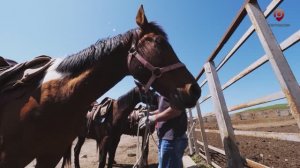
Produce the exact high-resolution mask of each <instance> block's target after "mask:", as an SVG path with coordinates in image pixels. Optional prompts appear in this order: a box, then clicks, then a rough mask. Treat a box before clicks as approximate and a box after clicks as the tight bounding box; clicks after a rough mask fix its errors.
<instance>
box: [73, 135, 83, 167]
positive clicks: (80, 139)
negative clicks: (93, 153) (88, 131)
mask: <svg viewBox="0 0 300 168" xmlns="http://www.w3.org/2000/svg"><path fill="white" fill-rule="evenodd" d="M84 141H85V137H82V136H78V140H77V143H76V145H75V147H74V163H75V168H80V164H79V154H80V150H81V147H82V145H83V144H84Z"/></svg>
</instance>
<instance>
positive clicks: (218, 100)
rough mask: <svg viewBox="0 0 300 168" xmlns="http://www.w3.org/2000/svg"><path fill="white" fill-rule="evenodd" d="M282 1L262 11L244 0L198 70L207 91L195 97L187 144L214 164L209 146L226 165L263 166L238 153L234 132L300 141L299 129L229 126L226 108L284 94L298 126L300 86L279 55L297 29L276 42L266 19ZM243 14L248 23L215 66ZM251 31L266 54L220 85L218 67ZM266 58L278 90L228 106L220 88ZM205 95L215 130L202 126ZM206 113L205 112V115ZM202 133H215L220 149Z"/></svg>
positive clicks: (253, 0) (297, 38)
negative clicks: (195, 119) (205, 93)
mask: <svg viewBox="0 0 300 168" xmlns="http://www.w3.org/2000/svg"><path fill="white" fill-rule="evenodd" d="M282 2H283V0H273V1H271V3H270V4H269V5H268V7H267V9H266V11H265V12H262V11H261V9H260V7H259V5H258V3H257V0H245V2H244V4H243V6H242V7H241V9H240V10H239V12H238V13H237V15H236V17H235V19H234V20H233V21H232V23H231V25H230V26H229V28H228V29H227V31H226V33H225V34H224V36H223V37H222V39H221V41H220V42H219V43H218V45H217V47H216V48H215V50H214V51H213V52H212V54H211V55H210V56H209V57H208V58H207V62H206V63H205V64H204V66H203V67H202V68H201V70H200V72H199V74H198V75H197V76H196V79H197V81H198V80H199V79H200V78H201V77H202V76H203V75H204V74H205V78H204V79H203V81H202V82H201V83H200V87H201V88H202V87H203V86H204V85H205V84H208V88H209V93H208V94H207V95H205V96H203V97H202V98H201V99H200V100H199V102H197V105H196V111H197V116H198V117H197V118H198V121H199V125H200V129H195V127H192V126H189V128H190V130H189V131H190V132H192V133H191V134H190V137H189V138H190V139H192V140H193V141H192V142H191V144H192V147H191V148H190V150H191V152H196V153H198V154H199V155H200V156H202V157H203V158H204V159H205V160H206V161H207V163H208V164H210V165H212V166H214V167H220V166H219V165H217V163H215V162H214V161H213V158H211V153H210V151H209V150H213V151H216V152H218V153H220V154H222V155H225V156H226V158H227V166H228V167H232V168H240V167H243V165H242V164H244V163H245V161H246V165H247V166H249V167H254V168H261V167H264V168H265V167H267V166H265V165H262V164H260V163H257V162H254V161H252V160H249V159H247V158H244V157H243V156H241V154H240V152H239V148H238V146H237V145H236V140H235V135H240V136H250V137H258V138H271V139H277V140H284V141H293V142H300V134H299V133H281V132H263V131H241V130H233V127H232V123H231V119H230V116H229V112H233V111H236V110H240V109H243V108H247V107H251V106H255V105H259V104H263V103H267V102H272V101H275V100H279V99H284V98H285V99H286V100H287V101H288V105H289V107H290V111H291V113H292V115H293V117H294V118H295V120H296V123H297V124H298V127H299V128H300V87H299V84H298V82H297V81H296V78H295V76H294V74H293V72H292V70H291V68H290V66H289V64H288V62H287V61H286V59H285V57H284V55H283V52H284V51H285V50H287V49H288V48H290V47H292V46H293V45H295V44H296V43H298V42H299V41H300V30H298V31H296V32H295V33H294V34H292V35H291V36H290V37H288V38H287V39H286V40H284V41H283V42H281V43H280V44H278V43H277V41H276V39H275V36H274V35H273V32H272V30H271V29H270V26H269V25H268V23H267V21H266V17H268V16H269V15H270V14H271V13H272V12H273V11H274V10H275V9H276V8H277V7H278V6H279V5H280V4H281V3H282ZM247 15H248V16H249V18H250V21H251V23H252V25H251V26H250V27H249V28H248V29H247V30H246V32H245V33H244V34H243V35H242V36H241V38H240V39H239V40H238V41H237V42H236V43H235V44H234V46H233V48H232V49H231V50H230V51H229V52H228V53H227V54H226V55H225V56H224V57H223V58H222V59H221V61H220V63H219V64H218V66H215V65H214V59H215V58H216V56H217V55H218V54H219V52H220V51H221V50H222V48H223V47H224V45H225V44H226V42H227V41H228V40H229V39H230V38H231V36H232V34H233V33H234V32H235V30H236V29H237V28H238V27H239V25H240V23H241V22H242V21H243V19H244V18H245V16H247ZM254 32H256V34H257V35H258V37H259V41H260V42H261V45H262V47H263V49H264V51H265V53H266V54H265V55H263V56H262V57H260V58H259V59H257V60H256V61H254V62H253V63H252V64H250V65H249V66H248V67H246V68H245V69H244V70H242V71H240V72H239V73H238V74H237V75H235V76H233V77H232V78H231V79H230V80H228V81H227V82H226V83H225V84H224V85H221V84H220V81H219V76H218V71H219V70H220V69H221V68H222V67H223V66H224V65H225V64H226V63H227V61H229V60H230V58H232V56H234V54H235V53H236V51H237V50H238V49H239V48H240V47H241V46H242V45H243V44H244V43H245V42H246V41H247V40H248V39H249V37H250V36H251V35H252V34H253V33H254ZM267 62H268V63H270V65H271V67H272V69H273V72H274V74H275V75H276V77H277V80H278V82H279V84H280V86H281V89H282V90H281V91H279V92H277V93H273V94H270V95H266V96H263V97H260V98H257V99H255V100H251V101H248V102H246V103H242V104H239V105H235V106H232V107H229V108H228V107H227V104H226V101H225V98H224V95H223V91H224V90H225V89H227V88H228V87H230V86H232V85H234V84H235V83H236V82H237V81H239V80H240V79H242V78H244V77H245V76H247V75H248V74H250V73H252V72H253V71H254V70H256V69H258V68H259V67H261V66H262V65H264V64H265V63H267ZM208 99H212V103H213V107H214V112H211V113H209V114H208V115H216V119H217V124H218V128H219V130H209V129H205V128H204V122H203V117H202V114H201V108H200V105H201V104H202V103H204V102H205V101H206V100H208ZM237 113H238V112H237ZM208 115H207V114H206V115H205V116H208ZM189 120H190V122H189V123H194V119H193V117H192V113H191V109H189ZM191 121H193V122H191ZM194 131H196V132H200V133H201V138H200V139H201V141H199V140H198V139H197V138H196V137H195V132H194ZM206 133H219V134H220V136H221V141H222V144H223V147H224V150H222V149H218V148H216V147H213V146H211V145H208V142H207V135H206ZM197 145H201V146H203V150H202V149H200V150H199V148H198V147H197Z"/></svg>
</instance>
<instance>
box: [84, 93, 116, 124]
mask: <svg viewBox="0 0 300 168" xmlns="http://www.w3.org/2000/svg"><path fill="white" fill-rule="evenodd" d="M113 101H114V100H113V99H111V98H109V97H106V98H104V99H103V100H102V101H101V103H100V104H95V105H94V107H93V108H92V110H91V111H89V112H88V113H87V115H86V118H87V126H88V128H89V127H90V125H91V123H92V122H93V121H95V123H96V124H102V123H104V122H105V121H106V118H107V116H108V114H109V113H110V112H111V111H112V108H113Z"/></svg>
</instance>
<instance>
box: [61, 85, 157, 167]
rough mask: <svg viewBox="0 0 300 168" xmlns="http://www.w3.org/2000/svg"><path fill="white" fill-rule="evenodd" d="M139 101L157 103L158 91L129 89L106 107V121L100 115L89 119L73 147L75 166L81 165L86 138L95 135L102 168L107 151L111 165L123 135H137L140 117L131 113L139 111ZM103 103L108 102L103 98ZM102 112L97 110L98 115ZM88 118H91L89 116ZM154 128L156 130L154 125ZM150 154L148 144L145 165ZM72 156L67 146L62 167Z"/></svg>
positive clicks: (140, 132) (140, 133)
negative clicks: (81, 155)
mask: <svg viewBox="0 0 300 168" xmlns="http://www.w3.org/2000/svg"><path fill="white" fill-rule="evenodd" d="M139 102H144V103H148V104H149V105H151V107H157V103H158V100H157V95H156V94H155V93H154V92H152V91H151V92H148V93H144V91H143V89H141V87H135V88H133V89H131V90H130V91H129V92H128V93H126V94H124V95H122V96H120V97H119V98H118V99H117V100H112V104H113V105H112V108H107V109H108V111H107V112H106V113H107V114H106V115H105V121H104V122H103V123H102V122H101V123H100V122H99V117H94V119H93V120H92V121H91V122H88V121H87V122H86V125H85V126H84V128H83V129H82V131H81V133H80V135H79V136H78V140H77V143H76V145H75V148H74V163H75V167H76V168H79V167H80V164H79V154H80V150H81V147H82V145H83V144H84V141H85V138H92V139H95V140H96V141H97V145H98V147H99V168H104V166H105V163H106V156H107V153H108V154H109V159H108V166H107V167H109V168H111V167H112V165H113V163H114V158H115V152H116V149H117V147H118V144H119V141H120V138H121V135H122V134H127V135H135V136H136V135H137V124H136V123H135V122H136V121H137V120H138V117H137V115H132V113H136V112H139V111H138V110H140V109H136V110H137V111H133V110H134V109H135V106H136V105H137V104H138V103H139ZM103 103H106V102H105V101H104V102H103ZM96 106H99V105H96ZM100 106H101V104H100ZM153 110H154V109H153ZM91 113H92V112H91ZM99 114H100V113H99V112H98V113H97V115H99ZM88 116H89V115H88ZM87 120H89V117H88V118H87ZM152 130H153V131H154V127H153V128H152ZM144 131H145V129H142V130H139V135H141V136H143V135H144ZM143 137H144V136H143ZM143 142H144V141H143ZM142 146H143V145H142ZM146 147H148V144H146ZM147 154H148V148H146V149H145V155H144V158H145V159H144V161H145V165H147ZM70 156H71V155H70V150H68V152H67V153H66V154H65V156H64V161H63V164H62V167H64V165H65V163H67V162H68V163H70Z"/></svg>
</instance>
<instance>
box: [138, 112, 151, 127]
mask: <svg viewBox="0 0 300 168" xmlns="http://www.w3.org/2000/svg"><path fill="white" fill-rule="evenodd" d="M147 122H148V124H149V126H152V125H154V124H155V115H152V116H149V117H148V120H147V116H146V117H143V118H141V120H140V121H139V129H143V128H145V127H146V123H147Z"/></svg>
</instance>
